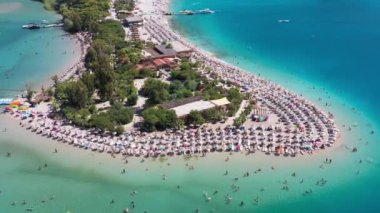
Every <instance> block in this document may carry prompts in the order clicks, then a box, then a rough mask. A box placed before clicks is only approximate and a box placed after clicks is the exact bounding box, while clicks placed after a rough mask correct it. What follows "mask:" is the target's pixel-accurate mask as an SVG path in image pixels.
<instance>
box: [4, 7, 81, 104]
mask: <svg viewBox="0 0 380 213" xmlns="http://www.w3.org/2000/svg"><path fill="white" fill-rule="evenodd" d="M0 8H1V10H0V97H12V96H15V95H18V94H20V91H22V90H25V85H26V84H29V85H32V87H33V88H34V89H36V90H39V89H40V87H41V85H42V84H43V83H44V82H46V81H47V80H49V79H50V77H51V76H53V75H54V74H57V73H59V72H61V73H62V72H63V71H64V70H66V69H67V68H68V67H71V66H72V64H73V62H74V61H76V60H77V59H78V58H79V54H80V52H79V51H78V50H77V49H78V48H76V46H77V45H75V42H74V41H73V40H72V38H71V37H70V36H67V34H66V33H65V32H64V31H63V30H62V29H58V28H49V29H39V30H26V29H22V28H21V26H22V25H24V24H28V23H41V22H42V20H46V21H49V22H55V21H57V20H59V19H60V16H58V15H57V14H55V13H54V12H48V11H46V10H44V9H43V5H42V4H41V3H39V2H36V1H29V0H17V1H12V2H11V1H8V0H0Z"/></svg>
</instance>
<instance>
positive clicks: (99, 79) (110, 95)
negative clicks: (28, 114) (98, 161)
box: [51, 0, 144, 133]
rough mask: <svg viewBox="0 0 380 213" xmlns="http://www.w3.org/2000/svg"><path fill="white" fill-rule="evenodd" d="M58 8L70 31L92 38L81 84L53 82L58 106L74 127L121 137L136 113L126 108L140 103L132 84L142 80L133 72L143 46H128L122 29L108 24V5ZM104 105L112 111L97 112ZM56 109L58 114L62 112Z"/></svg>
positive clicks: (74, 2) (100, 0) (90, 0)
mask: <svg viewBox="0 0 380 213" xmlns="http://www.w3.org/2000/svg"><path fill="white" fill-rule="evenodd" d="M51 4H53V3H51ZM54 7H55V9H57V10H58V11H59V12H60V13H61V14H62V16H63V18H64V29H65V30H66V31H68V32H70V33H76V32H79V31H86V32H89V33H91V35H92V42H91V47H90V48H89V50H88V52H87V54H86V57H85V68H86V70H85V71H82V72H83V74H82V75H81V77H80V79H77V80H68V81H65V82H58V81H57V80H55V83H56V84H55V91H54V97H55V102H56V103H58V105H59V106H60V109H61V112H62V113H63V115H64V116H65V117H66V118H67V119H69V120H70V121H71V122H73V123H74V124H76V125H79V126H84V127H97V128H99V129H102V130H108V131H111V132H113V131H116V132H118V133H121V132H122V131H123V128H122V127H121V126H122V125H124V124H127V123H130V122H131V121H132V119H133V114H134V111H133V110H132V109H130V108H128V107H127V106H134V105H135V104H136V102H137V98H138V96H137V90H136V88H135V87H134V85H133V79H134V78H136V77H139V76H141V75H144V73H143V72H142V73H140V72H138V71H135V70H133V68H134V67H135V65H136V64H137V63H138V62H139V61H140V60H141V57H142V55H141V50H142V48H143V44H142V43H141V42H133V41H130V42H129V41H128V42H127V41H125V40H124V39H125V32H124V29H123V28H122V25H121V23H120V22H118V21H114V20H104V17H105V16H107V15H108V9H109V1H108V0H58V1H56V2H55V3H54ZM106 101H109V103H110V104H111V106H110V107H109V109H105V110H104V109H97V108H96V107H95V104H97V103H100V102H106ZM55 108H57V111H58V109H59V107H55Z"/></svg>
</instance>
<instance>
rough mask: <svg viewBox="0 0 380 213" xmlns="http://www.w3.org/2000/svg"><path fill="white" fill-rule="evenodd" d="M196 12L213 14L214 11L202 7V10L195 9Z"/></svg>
mask: <svg viewBox="0 0 380 213" xmlns="http://www.w3.org/2000/svg"><path fill="white" fill-rule="evenodd" d="M196 13H199V14H213V13H215V11H213V10H210V9H209V8H206V9H203V10H197V11H196Z"/></svg>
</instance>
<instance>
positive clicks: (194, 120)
mask: <svg viewBox="0 0 380 213" xmlns="http://www.w3.org/2000/svg"><path fill="white" fill-rule="evenodd" d="M187 122H188V123H189V124H195V125H202V124H204V123H205V122H206V120H205V119H204V118H203V115H202V113H200V112H199V111H196V110H192V111H191V112H190V114H189V116H188V117H187Z"/></svg>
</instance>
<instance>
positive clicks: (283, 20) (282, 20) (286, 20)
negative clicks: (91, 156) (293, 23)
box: [278, 19, 290, 23]
mask: <svg viewBox="0 0 380 213" xmlns="http://www.w3.org/2000/svg"><path fill="white" fill-rule="evenodd" d="M289 22H290V20H289V19H279V20H278V23H289Z"/></svg>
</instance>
